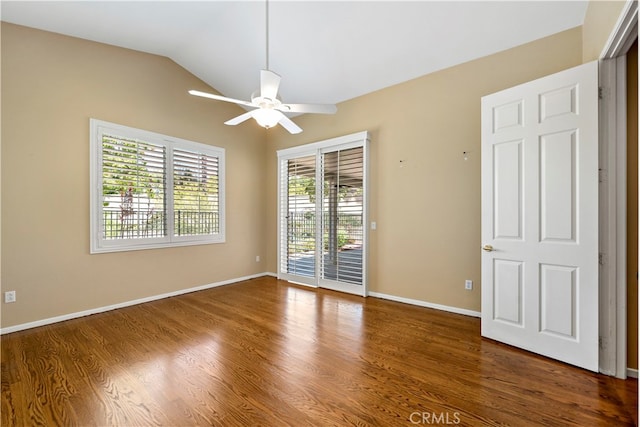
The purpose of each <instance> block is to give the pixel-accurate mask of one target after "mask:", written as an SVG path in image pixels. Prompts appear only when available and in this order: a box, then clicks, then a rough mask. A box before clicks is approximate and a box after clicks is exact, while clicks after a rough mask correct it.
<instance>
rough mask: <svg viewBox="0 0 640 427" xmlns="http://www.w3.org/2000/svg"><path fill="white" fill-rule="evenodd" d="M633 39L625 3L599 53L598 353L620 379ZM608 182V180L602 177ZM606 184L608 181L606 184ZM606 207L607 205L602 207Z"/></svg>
mask: <svg viewBox="0 0 640 427" xmlns="http://www.w3.org/2000/svg"><path fill="white" fill-rule="evenodd" d="M637 35H638V4H637V1H635V0H627V2H626V4H625V5H624V7H623V9H622V11H621V13H620V16H619V17H618V21H617V22H616V25H615V27H614V29H613V30H612V32H611V34H610V35H609V39H608V40H607V43H606V45H605V47H604V49H603V50H602V53H601V54H600V60H601V61H600V62H601V67H600V71H601V75H600V86H601V87H602V93H603V100H602V102H601V105H600V107H601V110H600V129H601V133H600V144H601V148H602V151H601V152H600V155H601V156H602V155H603V154H604V158H603V157H601V164H600V167H601V168H602V169H604V172H603V178H604V180H605V182H604V183H602V184H603V185H601V193H600V197H601V200H602V201H603V202H605V204H604V205H601V207H600V215H601V222H600V228H601V234H600V237H601V247H600V251H601V252H603V253H604V261H605V264H604V265H602V266H601V276H600V280H601V294H600V296H601V301H600V318H601V322H602V324H601V327H600V335H601V343H602V346H601V350H600V371H601V372H602V373H605V374H607V375H615V376H616V377H618V378H625V377H626V375H627V368H626V365H627V360H626V357H627V340H626V329H627V324H626V315H627V312H626V308H627V294H626V293H627V291H626V289H627V283H626V238H627V236H626V157H627V156H626V85H627V81H626V73H625V71H626V66H625V61H626V56H625V55H626V54H627V52H628V50H629V48H630V46H631V44H632V43H633V42H634V41H635V40H636V39H637ZM607 178H608V179H607ZM606 181H609V182H606ZM607 205H608V206H607Z"/></svg>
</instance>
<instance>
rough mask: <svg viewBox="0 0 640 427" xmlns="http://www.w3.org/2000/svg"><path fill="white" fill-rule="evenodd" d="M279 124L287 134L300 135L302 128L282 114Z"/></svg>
mask: <svg viewBox="0 0 640 427" xmlns="http://www.w3.org/2000/svg"><path fill="white" fill-rule="evenodd" d="M278 123H280V125H281V126H282V127H283V128H285V129H286V130H288V131H289V133H293V134H296V133H300V132H302V128H301V127H300V126H298V125H297V124H295V123H293V121H291V119H290V118H289V117H287V116H285V115H284V114H283V115H282V117H281V118H280V121H279V122H278Z"/></svg>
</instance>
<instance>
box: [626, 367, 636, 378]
mask: <svg viewBox="0 0 640 427" xmlns="http://www.w3.org/2000/svg"><path fill="white" fill-rule="evenodd" d="M627 377H631V378H638V370H637V369H633V368H627Z"/></svg>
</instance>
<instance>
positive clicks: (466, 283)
mask: <svg viewBox="0 0 640 427" xmlns="http://www.w3.org/2000/svg"><path fill="white" fill-rule="evenodd" d="M464 288H465V289H466V290H468V291H470V290H471V289H473V280H465V281H464Z"/></svg>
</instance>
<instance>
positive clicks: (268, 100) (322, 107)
mask: <svg viewBox="0 0 640 427" xmlns="http://www.w3.org/2000/svg"><path fill="white" fill-rule="evenodd" d="M265 17H266V57H267V58H266V59H267V60H266V63H267V64H266V65H267V66H266V69H264V70H260V90H259V91H256V92H254V93H253V94H252V95H251V101H243V100H240V99H234V98H228V97H226V96H220V95H214V94H211V93H207V92H201V91H199V90H190V91H189V93H190V94H191V95H196V96H202V97H204V98H210V99H216V100H218V101H225V102H233V103H234V104H239V105H243V106H245V107H249V108H252V110H250V111H248V112H246V113H244V114H241V115H239V116H237V117H234V118H232V119H230V120H227V121H226V122H224V124H225V125H237V124H240V123H242V122H244V121H245V120H249V119H250V118H254V119H255V120H256V122H258V124H259V125H260V126H262V127H264V128H266V129H269V128H272V127H274V126H276V125H277V124H280V125H281V126H282V127H283V128H285V129H286V130H288V131H289V132H290V133H292V134H296V133H300V132H302V129H301V128H300V127H299V126H298V125H296V124H295V123H294V122H293V121H292V120H291V119H290V118H289V117H287V116H285V115H284V113H319V114H334V113H335V112H336V111H337V110H338V109H337V107H336V106H335V105H332V104H283V103H282V101H281V100H280V98H279V97H278V88H279V87H280V76H279V75H278V74H276V73H274V72H273V71H271V70H269V0H266V13H265Z"/></svg>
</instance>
